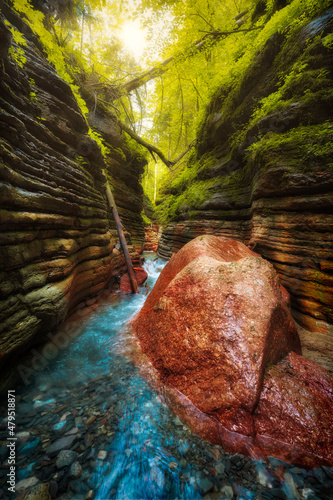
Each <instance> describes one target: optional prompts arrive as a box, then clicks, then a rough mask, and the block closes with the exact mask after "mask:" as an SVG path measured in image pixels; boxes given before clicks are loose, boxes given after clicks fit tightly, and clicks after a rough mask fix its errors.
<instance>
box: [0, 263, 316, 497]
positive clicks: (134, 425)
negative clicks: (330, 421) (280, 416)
mask: <svg viewBox="0 0 333 500" xmlns="http://www.w3.org/2000/svg"><path fill="white" fill-rule="evenodd" d="M145 257H146V263H145V267H146V270H147V271H148V272H149V278H148V286H150V287H151V288H152V287H153V285H154V282H155V281H156V279H157V277H158V274H159V272H160V271H161V269H162V268H163V266H164V262H163V261H161V260H159V259H154V257H155V255H154V254H146V256H145ZM146 286H147V285H146ZM146 290H147V288H145V287H141V292H140V294H139V295H122V294H120V293H119V294H116V297H113V299H112V300H111V301H110V300H106V301H105V302H103V303H102V304H100V305H99V306H98V307H96V309H95V310H94V311H93V313H92V314H91V315H89V317H86V318H84V319H83V320H82V322H81V325H80V334H79V335H78V336H76V337H75V338H74V339H73V340H72V341H71V342H70V343H69V344H68V345H67V347H65V348H63V349H60V350H59V352H58V355H57V356H56V357H55V359H53V360H50V361H49V362H48V363H47V366H45V367H44V369H43V370H42V371H41V372H40V373H39V375H38V376H37V377H36V379H35V380H34V382H33V383H31V384H30V385H28V386H27V387H24V388H22V389H20V390H17V406H16V411H17V420H16V422H17V428H16V433H17V437H18V441H17V449H16V453H17V462H16V465H17V477H16V481H17V494H19V493H20V491H23V490H24V489H25V488H26V487H31V486H34V485H38V484H39V485H40V484H42V483H48V485H49V490H50V493H51V497H52V498H59V499H63V500H67V499H68V500H69V499H71V500H72V499H77V500H81V499H82V500H83V499H89V498H95V499H100V500H103V499H119V500H125V499H129V500H139V499H152V500H153V499H170V500H171V499H188V500H195V499H197V498H201V497H203V496H206V498H211V499H215V498H216V499H220V498H221V499H232V498H238V499H240V500H242V499H244V500H245V499H252V498H253V499H256V498H258V499H265V498H267V499H270V498H272V499H274V498H282V499H283V498H288V499H293V498H299V497H296V496H295V495H296V494H295V491H296V492H297V488H298V491H300V490H301V489H302V491H304V492H305V491H306V490H308V491H309V493H304V496H303V498H309V499H310V498H314V499H315V498H316V496H315V487H313V486H312V485H311V484H310V485H308V484H307V476H306V474H307V472H306V471H304V470H302V469H298V468H295V467H294V468H293V467H292V466H288V465H285V464H284V465H285V466H286V467H289V471H290V474H289V476H290V480H289V483H288V482H285V483H284V485H283V486H281V484H280V483H279V482H278V481H277V480H276V478H274V475H273V469H274V468H277V467H278V466H279V465H281V464H282V462H280V461H279V460H277V459H271V461H270V463H269V464H263V463H260V462H256V461H254V460H252V459H250V458H249V457H243V456H241V455H237V454H236V455H232V454H230V453H227V452H225V451H223V449H222V448H221V447H219V446H215V445H213V444H211V443H208V442H206V441H204V440H203V439H201V438H200V437H198V436H196V435H195V434H194V433H192V432H191V430H190V429H189V428H188V427H187V426H185V425H184V424H183V423H182V422H181V421H180V420H179V418H178V417H176V416H175V415H174V414H173V413H172V412H171V411H170V410H169V409H168V408H167V406H166V405H165V403H164V400H163V393H159V392H156V391H155V390H153V389H152V388H151V387H150V386H149V385H148V383H147V382H146V381H145V380H144V379H143V378H142V377H141V375H140V373H139V371H138V369H137V368H136V367H135V366H134V364H133V363H132V361H131V359H130V357H128V356H126V349H124V344H126V335H125V334H124V327H125V326H126V324H127V323H128V321H129V320H130V319H131V318H132V317H133V315H134V314H135V313H136V312H138V311H139V310H140V308H141V307H142V305H143V303H144V301H145V298H146ZM5 423H6V421H5V419H3V420H2V428H4V426H5ZM0 452H1V456H2V459H6V453H7V448H6V446H5V445H4V444H2V445H1V448H0ZM66 454H67V455H66ZM322 473H323V474H324V475H325V473H324V472H322ZM312 476H313V477H314V478H315V479H314V482H316V481H317V482H318V485H319V483H320V481H319V479H318V480H317V479H316V476H315V475H313V474H312ZM309 477H311V476H309ZM297 481H298V482H297ZM308 486H311V488H312V490H311V488H309V487H308ZM0 488H2V491H3V493H4V492H5V490H6V486H5V480H3V479H2V483H1V484H0ZM318 488H319V486H318ZM311 492H312V493H311ZM311 494H312V496H311ZM313 495H314V496H313ZM0 498H15V497H13V495H7V494H6V493H4V495H3V496H2V494H1V490H0ZM319 498H326V497H325V496H322V497H319Z"/></svg>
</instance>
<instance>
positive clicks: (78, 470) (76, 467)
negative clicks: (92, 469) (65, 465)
mask: <svg viewBox="0 0 333 500" xmlns="http://www.w3.org/2000/svg"><path fill="white" fill-rule="evenodd" d="M69 475H70V477H73V478H79V477H81V476H82V467H81V465H80V463H79V462H73V463H72V465H71V467H70V470H69Z"/></svg>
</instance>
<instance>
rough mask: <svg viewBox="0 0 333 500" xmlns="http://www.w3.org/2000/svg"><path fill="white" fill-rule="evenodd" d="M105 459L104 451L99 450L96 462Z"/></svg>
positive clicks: (105, 453)
mask: <svg viewBox="0 0 333 500" xmlns="http://www.w3.org/2000/svg"><path fill="white" fill-rule="evenodd" d="M106 457H107V452H106V451H105V450H101V451H99V452H98V455H97V459H98V460H105V459H106Z"/></svg>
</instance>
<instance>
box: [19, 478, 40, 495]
mask: <svg viewBox="0 0 333 500" xmlns="http://www.w3.org/2000/svg"><path fill="white" fill-rule="evenodd" d="M38 482H39V481H38V479H37V477H34V476H32V477H28V478H27V479H22V480H21V481H19V482H18V483H17V484H16V488H15V490H16V492H17V493H22V491H24V490H26V489H27V488H32V487H33V486H35V485H36V484H37V483H38Z"/></svg>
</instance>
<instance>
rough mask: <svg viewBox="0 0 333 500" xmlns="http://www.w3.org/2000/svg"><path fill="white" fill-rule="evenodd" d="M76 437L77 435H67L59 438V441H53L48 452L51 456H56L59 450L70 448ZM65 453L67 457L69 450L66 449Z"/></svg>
mask: <svg viewBox="0 0 333 500" xmlns="http://www.w3.org/2000/svg"><path fill="white" fill-rule="evenodd" d="M75 439H76V436H75V435H74V436H66V437H63V438H60V439H57V441H55V442H54V443H52V444H51V446H50V447H49V448H48V450H47V454H48V455H49V456H50V457H54V456H56V455H57V454H58V453H59V451H62V450H63V451H65V449H67V448H70V446H71V444H72V443H73V442H74V441H75ZM65 453H66V458H67V453H68V450H66V451H65ZM74 458H75V457H74ZM59 463H60V462H59ZM65 465H67V464H65ZM61 466H63V465H62V461H61Z"/></svg>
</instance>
